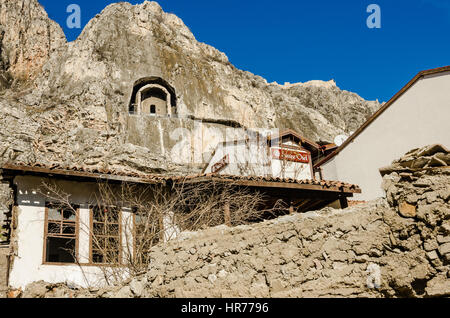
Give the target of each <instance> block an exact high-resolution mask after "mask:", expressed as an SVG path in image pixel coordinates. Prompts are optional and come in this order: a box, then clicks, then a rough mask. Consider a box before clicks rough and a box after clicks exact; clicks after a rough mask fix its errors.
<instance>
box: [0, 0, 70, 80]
mask: <svg viewBox="0 0 450 318" xmlns="http://www.w3.org/2000/svg"><path fill="white" fill-rule="evenodd" d="M65 44H66V38H65V35H64V33H63V31H62V29H61V27H60V26H59V25H58V24H57V23H55V22H53V21H51V20H50V19H49V18H48V16H47V13H46V12H45V10H44V9H43V8H42V7H41V6H40V5H39V3H38V2H37V1H35V0H0V89H2V88H5V87H9V86H10V85H12V84H13V83H14V82H16V81H28V80H32V79H34V78H35V77H36V76H37V75H38V74H40V72H41V69H42V66H43V65H44V64H45V63H46V62H47V60H48V58H49V56H50V54H51V53H52V52H54V51H55V50H56V49H57V48H59V47H61V46H63V45H65Z"/></svg>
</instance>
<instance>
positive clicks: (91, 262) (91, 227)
mask: <svg viewBox="0 0 450 318" xmlns="http://www.w3.org/2000/svg"><path fill="white" fill-rule="evenodd" d="M95 207H96V206H91V207H90V208H89V218H90V219H89V232H90V233H89V263H88V264H83V265H86V266H98V267H112V266H121V265H122V263H123V259H122V257H123V246H122V244H123V242H122V210H121V209H120V208H117V207H115V206H113V207H112V208H117V213H118V216H119V218H118V223H119V224H118V225H119V232H118V237H119V254H118V258H119V262H118V263H95V262H94V259H93V251H94V248H93V242H94V239H93V237H94V208H95ZM97 207H98V206H97ZM110 208H111V207H110ZM100 223H101V222H100Z"/></svg>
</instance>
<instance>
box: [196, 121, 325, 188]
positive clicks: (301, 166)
mask: <svg viewBox="0 0 450 318" xmlns="http://www.w3.org/2000/svg"><path fill="white" fill-rule="evenodd" d="M320 153H321V147H320V146H319V145H318V144H316V143H315V142H312V141H310V140H308V139H306V138H303V137H301V136H300V135H298V134H297V133H295V132H294V131H292V130H286V131H284V132H282V133H280V134H277V135H276V136H275V137H271V136H270V135H269V136H266V135H264V134H260V133H256V134H254V135H253V136H252V138H246V139H243V140H236V141H230V142H223V143H220V144H219V145H218V146H217V148H216V150H215V151H214V153H213V155H212V159H211V160H210V163H209V164H208V166H207V167H206V168H205V170H204V172H205V173H213V174H220V175H237V176H260V177H272V178H281V179H294V180H313V179H314V172H313V160H314V158H317V156H319V155H320Z"/></svg>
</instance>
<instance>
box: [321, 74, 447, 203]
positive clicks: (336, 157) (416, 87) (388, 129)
mask: <svg viewBox="0 0 450 318" xmlns="http://www.w3.org/2000/svg"><path fill="white" fill-rule="evenodd" d="M430 144H442V145H444V146H447V147H449V145H450V66H446V67H441V68H437V69H432V70H428V71H422V72H420V73H419V74H417V76H416V77H414V78H413V79H412V80H411V81H410V82H409V83H408V84H407V85H406V86H405V87H403V89H402V90H400V91H399V92H398V93H397V94H396V95H395V96H394V97H393V98H392V99H391V100H390V101H389V102H387V103H386V104H385V105H383V107H382V108H381V109H380V110H379V111H377V112H376V113H375V114H374V115H373V116H372V117H371V118H370V119H369V120H368V121H367V122H366V123H365V124H364V125H362V127H361V128H360V129H358V131H356V132H355V133H354V134H353V135H352V136H351V137H350V138H349V139H347V140H346V142H345V143H344V144H343V145H342V146H341V147H339V148H338V149H337V151H335V152H334V153H332V154H331V155H329V156H327V157H326V158H325V159H323V160H322V161H320V162H318V163H317V164H316V165H315V168H317V169H319V168H320V169H321V174H322V177H323V178H325V179H327V180H343V181H345V182H349V183H354V184H358V185H359V186H360V187H361V189H362V194H360V195H357V196H356V197H355V199H358V200H372V199H376V198H378V197H382V196H384V195H385V194H384V193H383V191H382V189H381V182H382V179H381V175H380V173H379V169H380V168H382V167H385V166H388V165H390V164H391V163H392V161H394V160H396V159H398V158H400V157H401V156H403V155H404V154H405V153H407V152H408V151H410V150H412V149H415V148H420V147H423V146H426V145H430Z"/></svg>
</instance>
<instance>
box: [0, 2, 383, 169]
mask: <svg viewBox="0 0 450 318" xmlns="http://www.w3.org/2000/svg"><path fill="white" fill-rule="evenodd" d="M0 3H1V8H2V10H1V14H0V21H1V26H0V27H1V28H2V30H4V31H2V32H1V33H0V34H2V37H1V39H2V42H1V43H2V59H1V65H0V66H2V67H1V70H3V71H2V72H3V73H2V74H3V77H4V78H6V79H5V80H4V82H5V84H4V85H3V86H2V87H3V90H1V91H0V103H1V106H2V112H3V115H2V116H3V117H2V118H1V119H2V121H1V122H2V127H3V126H5V127H6V128H5V129H4V128H2V130H3V131H1V132H0V135H2V136H4V138H5V139H9V140H10V141H11V142H12V143H13V144H14V145H16V144H17V147H15V148H18V149H15V148H14V147H10V146H9V143H6V142H3V143H2V144H0V148H1V149H3V150H2V151H4V156H3V160H9V161H11V160H20V161H23V162H27V163H29V162H31V163H32V162H36V160H38V159H39V160H40V161H44V162H50V163H58V164H62V163H66V162H75V163H77V164H83V165H89V166H96V165H99V164H103V165H106V166H108V167H110V166H112V167H114V168H117V169H125V170H139V169H141V168H142V167H145V166H147V167H149V168H148V169H147V170H150V171H161V172H164V171H165V172H169V171H170V172H174V171H183V172H185V173H186V172H187V171H191V170H192V171H196V172H198V171H199V170H198V169H199V167H198V166H195V165H194V164H192V165H189V164H188V165H186V163H179V162H174V161H173V158H174V157H175V158H176V157H180V156H176V155H173V154H171V151H172V149H173V147H175V146H176V145H177V142H178V141H179V138H177V136H178V135H177V134H175V137H174V132H176V131H177V130H179V129H181V130H182V131H186V130H192V129H193V126H195V125H194V123H193V121H192V120H191V119H189V118H197V119H206V120H207V121H208V125H206V124H202V125H200V128H199V127H197V130H201V132H202V134H204V135H206V136H208V135H211V134H210V132H209V130H216V131H219V132H223V131H225V130H226V129H227V128H229V126H227V125H226V123H228V122H233V123H238V125H239V126H242V127H247V128H275V127H277V128H291V129H294V130H296V131H298V132H299V133H301V134H303V135H304V136H305V137H307V138H310V139H313V140H319V139H322V140H327V141H332V140H333V139H334V137H335V136H336V135H338V134H342V133H349V132H351V131H354V130H356V129H357V128H358V127H359V126H360V125H361V124H362V123H363V122H364V121H365V119H366V118H367V117H368V116H370V115H371V114H372V113H373V112H374V111H375V110H376V109H378V108H379V107H380V105H379V103H378V102H367V101H365V100H363V99H362V98H361V97H359V96H358V95H356V94H353V93H350V92H346V91H342V90H340V89H339V88H338V87H337V86H336V84H335V83H334V81H330V82H322V81H313V82H309V83H298V84H285V85H279V84H276V83H271V84H269V83H267V81H266V80H265V79H263V78H261V77H259V76H256V75H253V74H251V73H249V72H245V71H241V70H238V69H236V68H235V67H234V66H233V65H232V64H231V63H230V62H229V60H228V58H227V57H226V55H225V54H224V53H222V52H219V51H218V50H216V49H215V48H213V47H211V46H209V45H206V44H204V43H200V42H198V41H197V40H196V39H195V37H194V35H193V34H192V33H191V31H190V30H189V29H188V28H187V27H186V26H185V25H184V23H183V22H182V21H181V20H180V19H179V18H178V17H176V16H175V15H173V14H168V13H165V12H163V10H162V9H161V7H160V6H159V5H158V4H157V3H156V2H148V1H146V2H144V3H143V4H140V5H135V6H133V5H131V4H129V3H125V2H122V3H116V4H112V5H110V6H108V7H107V8H105V9H104V10H103V12H102V13H101V14H99V15H97V16H96V17H95V18H93V19H92V20H91V21H90V22H89V23H88V24H87V26H86V27H85V29H84V30H83V32H82V34H81V35H80V36H79V38H78V39H77V40H76V41H74V42H71V43H66V42H65V40H64V38H63V34H62V31H61V29H60V28H59V27H57V26H56V24H55V23H54V22H52V21H50V20H49V19H48V18H47V16H46V14H45V12H44V10H43V9H42V7H41V6H40V5H39V4H38V3H37V1H36V0H21V1H15V0H14V1H13V0H1V2H0ZM30 25H33V28H28V26H30ZM5 30H6V31H5ZM21 30H22V31H21ZM19 48H21V49H20V50H19ZM150 76H154V77H161V78H163V79H164V80H166V81H167V82H168V83H169V84H170V85H172V86H173V87H174V88H175V91H176V97H177V101H178V103H177V108H178V114H179V118H178V119H173V118H148V117H147V118H144V117H139V118H136V116H130V115H129V104H130V100H131V95H132V90H133V85H134V83H135V82H136V81H137V80H139V79H141V78H144V77H150ZM19 79H24V81H23V82H20V83H19V82H18V86H17V87H16V88H15V89H14V90H11V89H4V88H5V87H9V85H10V83H11V81H13V82H14V80H17V81H19ZM19 84H20V85H19ZM12 109H15V112H14V114H15V115H11V112H12ZM11 116H12V117H11ZM10 119H12V120H13V121H15V122H20V125H18V126H15V127H16V128H15V129H13V128H12V127H13V126H12V125H11V124H10V123H9V121H10ZM4 123H5V124H4ZM205 131H206V132H205ZM184 135H186V133H184ZM76 136H78V137H76ZM80 136H81V137H80ZM186 139H189V138H186ZM0 140H2V141H3V140H4V139H0ZM218 141H221V140H215V139H211V140H208V141H206V142H204V143H206V144H207V148H208V151H212V149H211V148H214V147H215V146H216V145H217V142H218ZM188 147H194V146H192V145H188ZM25 149H26V151H25ZM131 149H133V150H131ZM130 151H131V155H130V156H128V157H129V158H128V159H123V160H122V159H120V158H121V156H122V154H126V153H129V152H130ZM196 151H197V150H196ZM199 151H200V152H201V153H203V152H205V149H203V148H202V149H201V150H199ZM187 152H190V150H189V149H188V151H187ZM141 156H144V157H141ZM132 157H134V158H135V159H130V158H132ZM111 158H114V159H111ZM149 158H150V159H149ZM149 161H150V162H149ZM136 162H139V163H136ZM158 163H164V164H160V165H159V166H160V167H159V168H158ZM165 163H167V165H165ZM191 163H193V162H191ZM196 163H198V162H196ZM202 163H203V162H202ZM158 169H159V170H158Z"/></svg>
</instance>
